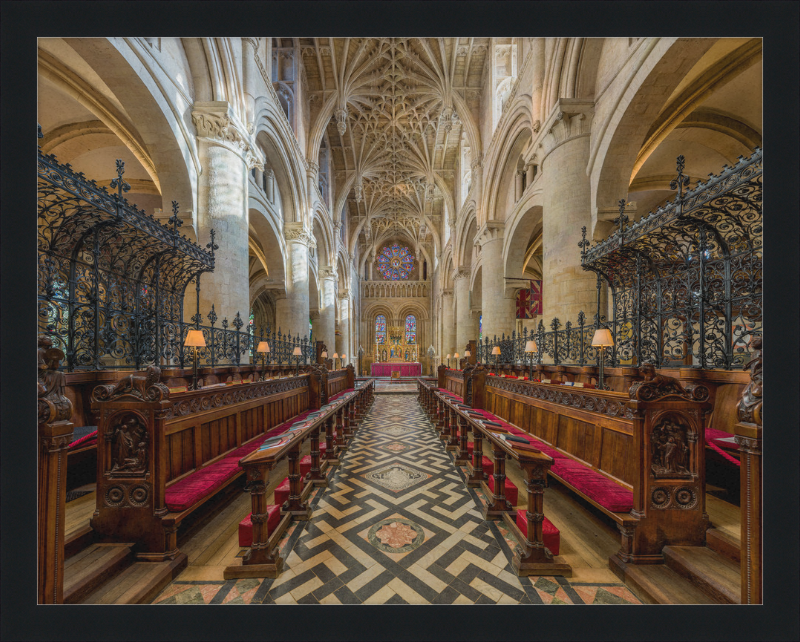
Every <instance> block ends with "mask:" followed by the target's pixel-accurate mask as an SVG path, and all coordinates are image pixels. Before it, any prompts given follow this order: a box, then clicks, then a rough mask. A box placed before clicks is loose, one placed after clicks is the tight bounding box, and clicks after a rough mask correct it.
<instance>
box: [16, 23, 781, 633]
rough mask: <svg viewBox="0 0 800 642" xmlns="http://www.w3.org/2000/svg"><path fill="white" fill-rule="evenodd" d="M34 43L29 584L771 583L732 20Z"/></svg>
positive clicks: (635, 600)
mask: <svg viewBox="0 0 800 642" xmlns="http://www.w3.org/2000/svg"><path fill="white" fill-rule="evenodd" d="M300 31H302V30H300ZM37 46H38V49H37V63H38V74H37V95H38V104H37V110H38V111H37V123H38V132H37V143H36V144H37V145H38V152H37V189H38V192H37V203H38V219H37V222H38V229H37V235H38V236H37V288H38V289H37V321H38V328H37V332H38V375H37V377H38V379H37V384H38V386H37V388H38V440H39V449H38V453H39V454H38V457H39V477H38V488H37V492H38V502H39V517H38V520H39V525H38V539H37V542H38V553H37V558H38V600H37V601H38V603H39V604H73V605H74V604H81V605H101V604H102V605H123V604H124V605H130V604H147V605H165V606H169V605H186V604H193V605H210V604H226V605H233V604H239V605H255V604H264V605H275V606H277V605H286V604H291V605H294V604H300V605H303V604H314V605H318V604H323V605H339V604H344V605H374V604H385V605H391V604H400V605H462V604H463V605H474V604H487V605H488V604H492V605H499V604H515V605H520V604H527V605H589V604H605V605H609V604H613V605H624V606H642V605H664V604H669V605H726V606H729V607H731V605H761V604H764V603H765V602H766V601H767V600H768V598H767V594H766V593H765V592H764V591H763V577H762V563H763V559H762V558H763V557H764V556H763V552H762V548H763V547H762V519H763V508H762V387H763V374H762V354H763V334H762V324H763V301H762V296H763V295H762V271H763V229H762V226H763V218H762V172H763V170H762V167H763V141H762V137H763V126H762V121H763V114H762V108H763V104H762V103H763V99H762V90H763V86H762V76H763V70H762V57H763V49H762V48H763V42H762V40H761V38H758V37H726V38H715V37H639V38H622V37H608V38H601V37H585V38H582V37H508V38H502V37H439V38H436V37H425V38H380V37H252V38H247V37H241V38H240V37H223V38H207V37H183V38H178V37H175V38H170V37H159V38H145V37H110V38H88V37H87V38H84V37H63V38H61V37H42V38H39V39H38V45H37ZM30 145H31V146H33V131H32V130H31V132H30ZM162 611H163V610H162ZM279 611H280V609H279ZM357 611H361V612H363V610H357ZM423 611H425V610H424V609H423ZM166 612H167V613H169V609H167V610H166ZM273 612H274V611H272V612H271V613H273ZM591 612H596V611H595V610H592V611H591ZM629 612H631V613H635V612H636V609H631V610H628V609H626V610H625V611H616V612H615V613H616V614H617V617H618V618H620V620H621V619H623V618H624V617H626V616H624V615H620V613H629ZM148 613H150V609H148ZM326 613H327V611H326ZM481 613H482V614H483V615H482V617H486V615H487V611H485V610H484V611H481ZM167 617H168V616H167ZM489 617H490V618H491V619H494V618H492V617H491V616H489ZM517 617H520V616H515V619H516V618H517ZM522 617H523V618H524V617H525V615H522ZM642 634H643V635H644V633H642ZM498 635H502V634H499V633H498ZM87 639H88V638H87ZM464 639H466V638H464ZM498 639H499V638H498ZM687 639H688V638H687Z"/></svg>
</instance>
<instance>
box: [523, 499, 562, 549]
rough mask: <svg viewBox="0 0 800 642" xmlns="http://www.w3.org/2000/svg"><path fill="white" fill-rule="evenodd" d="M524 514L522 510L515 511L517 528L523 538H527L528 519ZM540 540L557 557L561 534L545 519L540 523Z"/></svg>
mask: <svg viewBox="0 0 800 642" xmlns="http://www.w3.org/2000/svg"><path fill="white" fill-rule="evenodd" d="M526 512H527V511H526V510H525V509H524V508H521V509H519V510H518V511H517V528H519V530H521V531H522V534H523V536H525V537H527V536H528V518H527V516H526V515H525V513H526ZM542 540H543V541H544V545H545V546H546V547H547V548H549V549H550V552H551V553H552V554H553V555H558V549H559V547H560V546H561V532H560V531H559V530H558V529H557V528H556V527H555V526H553V522H551V521H550V520H549V519H547V518H546V517H545V518H544V521H543V522H542Z"/></svg>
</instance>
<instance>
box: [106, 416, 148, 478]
mask: <svg viewBox="0 0 800 642" xmlns="http://www.w3.org/2000/svg"><path fill="white" fill-rule="evenodd" d="M111 439H112V444H113V452H114V465H113V466H112V467H111V472H112V473H115V472H128V473H137V474H141V473H144V472H145V470H146V468H147V431H146V430H145V428H144V426H142V424H141V422H140V421H139V419H138V418H137V417H136V415H132V414H131V415H127V416H126V417H125V418H124V419H122V420H121V421H120V422H119V423H117V425H116V426H114V432H113V435H112V438H111Z"/></svg>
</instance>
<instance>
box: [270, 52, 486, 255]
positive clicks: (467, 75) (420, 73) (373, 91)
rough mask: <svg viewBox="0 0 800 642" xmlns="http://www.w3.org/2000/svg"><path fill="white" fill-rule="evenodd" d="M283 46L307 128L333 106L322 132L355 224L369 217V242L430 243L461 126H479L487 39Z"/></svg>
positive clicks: (338, 188)
mask: <svg viewBox="0 0 800 642" xmlns="http://www.w3.org/2000/svg"><path fill="white" fill-rule="evenodd" d="M278 42H280V43H281V45H282V46H284V47H286V46H289V45H291V46H296V45H299V47H300V51H301V54H302V61H303V67H304V71H305V80H306V82H307V86H308V92H309V95H310V104H311V122H312V123H313V122H314V121H315V120H316V118H317V116H318V114H319V113H320V111H321V110H322V109H324V108H325V107H326V105H327V107H328V109H330V106H331V103H333V115H332V117H331V119H330V122H329V123H328V124H327V130H326V132H327V137H328V140H329V141H330V146H331V149H330V153H331V156H332V160H333V163H334V165H335V169H336V191H337V202H338V203H341V192H342V190H343V188H345V189H347V190H348V193H347V196H346V204H345V211H346V212H347V213H349V217H350V219H351V221H352V223H351V225H352V226H353V227H354V225H357V224H358V222H360V221H362V220H364V218H366V225H364V227H363V232H364V235H365V237H366V240H370V239H377V238H378V237H380V236H385V234H386V233H394V232H402V231H404V232H406V233H407V234H408V235H409V236H410V237H411V239H412V240H413V241H416V242H417V243H421V242H423V241H425V237H426V235H427V234H428V231H429V230H428V228H429V226H430V225H433V226H434V227H436V228H437V229H438V227H439V225H440V222H441V217H442V216H443V215H444V214H445V205H444V203H445V201H446V200H448V199H450V194H452V189H453V185H454V182H455V180H456V175H455V169H456V165H457V159H458V155H459V143H460V141H461V139H462V134H464V132H465V131H468V130H469V127H467V128H466V129H465V123H464V121H465V119H466V120H469V121H471V123H474V122H477V117H478V113H479V109H480V92H481V86H482V82H483V75H484V67H485V62H486V56H487V49H488V44H489V39H488V38H299V39H285V38H283V39H279V40H278ZM467 142H468V141H467ZM443 190H444V192H443ZM445 192H446V194H445ZM448 207H452V205H450V206H448ZM454 214H455V213H454V212H452V211H451V212H450V216H453V215H454ZM426 222H427V225H426Z"/></svg>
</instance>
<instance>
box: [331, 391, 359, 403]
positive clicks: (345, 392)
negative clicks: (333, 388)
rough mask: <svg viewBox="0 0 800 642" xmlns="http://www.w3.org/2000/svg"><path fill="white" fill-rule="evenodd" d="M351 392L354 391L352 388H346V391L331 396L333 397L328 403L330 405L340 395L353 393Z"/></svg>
mask: <svg viewBox="0 0 800 642" xmlns="http://www.w3.org/2000/svg"><path fill="white" fill-rule="evenodd" d="M353 390H354V389H353V388H348V389H347V390H342V391H341V392H337V393H336V394H335V395H333V397H331V398H330V399H328V403H330V402H331V401H336V400H337V399H338V398H339V397H341V396H342V395H344V394H347V393H348V392H353Z"/></svg>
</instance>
